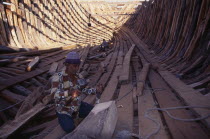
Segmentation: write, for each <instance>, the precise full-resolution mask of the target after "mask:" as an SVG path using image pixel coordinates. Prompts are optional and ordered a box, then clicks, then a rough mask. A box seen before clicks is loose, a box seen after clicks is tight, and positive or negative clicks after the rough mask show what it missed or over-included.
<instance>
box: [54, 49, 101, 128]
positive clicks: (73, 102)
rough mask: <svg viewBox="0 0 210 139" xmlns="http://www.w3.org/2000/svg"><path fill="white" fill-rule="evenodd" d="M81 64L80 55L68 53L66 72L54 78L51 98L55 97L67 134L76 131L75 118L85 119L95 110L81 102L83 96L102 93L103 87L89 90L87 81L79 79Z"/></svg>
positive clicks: (59, 117)
mask: <svg viewBox="0 0 210 139" xmlns="http://www.w3.org/2000/svg"><path fill="white" fill-rule="evenodd" d="M79 64H80V59H79V54H78V53H76V52H70V53H68V55H67V57H66V60H65V66H66V69H65V71H62V72H58V73H56V74H55V75H54V76H53V78H52V88H51V96H54V100H55V105H56V114H57V116H58V121H59V124H60V126H61V127H62V129H63V130H64V131H66V132H71V131H73V130H74V128H75V125H74V121H73V119H74V118H76V117H77V116H79V117H80V118H85V117H86V116H87V115H88V114H89V113H90V111H91V110H92V109H93V106H92V105H90V104H88V103H85V102H83V101H82V100H81V94H82V93H85V94H100V93H101V91H102V86H101V85H98V86H97V87H96V88H89V87H87V82H86V80H85V79H83V78H79V76H78V75H77V71H78V69H79Z"/></svg>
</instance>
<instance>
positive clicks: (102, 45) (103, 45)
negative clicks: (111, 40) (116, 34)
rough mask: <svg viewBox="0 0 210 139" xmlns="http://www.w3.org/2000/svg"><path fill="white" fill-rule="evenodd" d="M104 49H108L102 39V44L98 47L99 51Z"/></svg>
mask: <svg viewBox="0 0 210 139" xmlns="http://www.w3.org/2000/svg"><path fill="white" fill-rule="evenodd" d="M106 49H108V43H107V42H106V40H105V39H103V42H102V44H101V45H100V51H105V50H106Z"/></svg>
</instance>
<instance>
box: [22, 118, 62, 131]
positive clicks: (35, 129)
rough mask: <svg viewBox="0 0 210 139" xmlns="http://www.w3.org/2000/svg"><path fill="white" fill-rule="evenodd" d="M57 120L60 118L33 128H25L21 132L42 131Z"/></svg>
mask: <svg viewBox="0 0 210 139" xmlns="http://www.w3.org/2000/svg"><path fill="white" fill-rule="evenodd" d="M57 120H58V119H55V120H52V121H49V122H46V123H43V124H41V125H37V126H34V127H31V128H28V129H26V130H24V131H23V132H21V134H31V133H33V132H34V133H36V132H37V131H41V130H43V129H45V128H47V127H48V126H50V125H52V124H53V125H54V124H55V123H57Z"/></svg>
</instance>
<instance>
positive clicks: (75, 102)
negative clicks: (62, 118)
mask: <svg viewBox="0 0 210 139" xmlns="http://www.w3.org/2000/svg"><path fill="white" fill-rule="evenodd" d="M76 78H77V83H76V84H75V85H74V84H73V83H72V82H71V79H70V77H69V76H68V74H66V73H65V71H62V72H58V73H56V74H55V75H54V76H53V77H52V88H51V94H52V93H53V94H54V99H55V105H56V111H57V112H58V113H60V114H67V115H69V116H72V114H75V113H77V114H78V111H79V108H80V104H81V98H80V95H81V94H82V93H85V94H96V89H95V88H89V87H88V86H87V81H86V80H85V79H83V78H79V77H78V76H76Z"/></svg>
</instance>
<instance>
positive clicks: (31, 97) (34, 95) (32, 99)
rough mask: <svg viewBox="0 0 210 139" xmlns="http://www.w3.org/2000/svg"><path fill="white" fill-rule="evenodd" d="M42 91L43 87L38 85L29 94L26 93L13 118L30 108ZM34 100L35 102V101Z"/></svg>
mask: <svg viewBox="0 0 210 139" xmlns="http://www.w3.org/2000/svg"><path fill="white" fill-rule="evenodd" d="M43 92H44V88H42V87H39V88H37V89H36V90H34V91H33V93H31V94H30V95H28V96H27V97H26V98H25V100H24V101H23V103H22V105H21V106H20V108H19V110H18V112H17V114H16V116H15V118H16V119H17V118H18V117H19V116H21V115H22V114H24V113H26V112H27V111H28V110H30V109H32V108H33V106H34V105H36V103H38V102H40V100H39V98H40V97H41V95H43V94H42V93H43ZM35 102H36V103H35Z"/></svg>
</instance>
